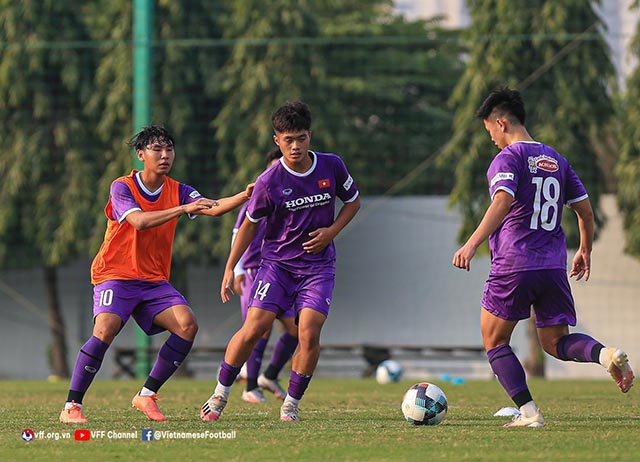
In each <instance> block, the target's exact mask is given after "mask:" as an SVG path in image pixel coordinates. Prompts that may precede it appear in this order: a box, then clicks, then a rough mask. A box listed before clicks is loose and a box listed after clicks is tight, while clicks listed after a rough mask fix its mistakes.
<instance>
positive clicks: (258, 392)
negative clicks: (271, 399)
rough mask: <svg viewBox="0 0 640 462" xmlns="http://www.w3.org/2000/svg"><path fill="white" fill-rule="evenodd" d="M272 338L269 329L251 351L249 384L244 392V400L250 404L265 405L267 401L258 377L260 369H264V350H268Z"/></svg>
mask: <svg viewBox="0 0 640 462" xmlns="http://www.w3.org/2000/svg"><path fill="white" fill-rule="evenodd" d="M270 336H271V329H269V330H268V331H267V332H266V333H265V334H264V335H263V336H262V337H261V338H260V339H259V340H258V341H257V342H256V346H254V347H253V350H251V354H250V355H249V359H247V362H246V363H245V364H246V371H247V384H246V385H245V389H244V391H243V392H242V400H243V401H246V402H248V403H264V402H266V401H267V399H266V398H265V397H264V394H263V393H262V389H261V388H260V386H259V385H258V378H259V377H258V376H259V375H260V369H261V367H262V358H263V357H264V350H265V349H266V348H267V343H268V342H269V337H270Z"/></svg>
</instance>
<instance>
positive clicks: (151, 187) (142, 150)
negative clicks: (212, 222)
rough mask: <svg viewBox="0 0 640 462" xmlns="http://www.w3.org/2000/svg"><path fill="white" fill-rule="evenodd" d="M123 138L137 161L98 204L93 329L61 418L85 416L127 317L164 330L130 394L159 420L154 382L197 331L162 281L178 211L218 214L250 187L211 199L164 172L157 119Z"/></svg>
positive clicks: (170, 147)
mask: <svg viewBox="0 0 640 462" xmlns="http://www.w3.org/2000/svg"><path fill="white" fill-rule="evenodd" d="M130 144H131V145H132V146H133V147H134V149H135V151H136V154H137V156H138V159H140V161H141V162H142V164H143V168H142V170H141V171H136V170H133V171H132V172H131V173H130V174H129V175H127V176H122V177H120V178H117V179H116V180H115V181H113V182H112V183H111V189H110V194H109V201H108V203H107V206H106V207H105V214H106V216H107V229H106V233H105V237H104V241H103V243H102V245H101V247H100V250H99V251H98V254H97V255H96V257H95V259H94V260H93V263H92V265H91V283H92V284H93V285H94V289H93V316H94V327H93V335H92V336H91V338H90V339H89V340H88V341H87V342H86V343H85V344H84V345H83V346H82V347H81V348H80V352H79V353H78V358H77V360H76V364H75V366H74V369H73V374H72V376H71V383H70V386H69V394H68V397H67V402H66V404H65V406H64V409H63V410H62V412H61V413H60V421H61V422H64V423H84V422H87V419H86V417H85V416H84V415H83V412H82V402H83V398H84V395H85V393H86V391H87V390H88V388H89V386H90V385H91V382H92V381H93V379H94V377H95V376H96V373H97V372H98V370H99V369H100V365H101V364H102V359H103V358H104V355H105V353H106V351H107V349H108V348H109V345H111V342H113V340H114V338H115V337H116V335H118V333H119V332H120V330H121V329H122V327H123V326H124V324H125V323H126V322H127V321H128V320H129V318H130V317H133V319H134V320H135V321H136V323H137V324H138V325H139V326H140V328H141V329H142V330H143V331H144V332H145V333H146V334H147V335H155V334H157V333H160V332H164V331H169V332H170V334H171V335H169V337H168V338H167V340H166V342H165V343H164V344H163V345H162V347H160V351H159V352H158V356H157V358H156V361H155V363H154V365H153V367H152V369H151V372H150V373H149V377H148V378H147V380H146V382H145V383H144V386H143V387H142V389H141V390H140V392H139V393H137V394H136V395H135V396H134V397H133V400H132V405H133V406H134V407H136V408H137V409H138V410H140V411H141V412H143V413H144V414H145V415H146V416H147V417H148V418H149V420H153V421H164V420H166V417H165V416H164V415H163V414H162V412H160V410H159V409H158V405H157V403H156V401H157V400H158V390H159V389H160V387H161V386H162V385H163V384H164V383H165V382H166V381H167V380H168V379H169V377H171V375H173V373H174V372H175V371H176V369H177V368H178V367H180V365H181V364H182V362H183V361H184V359H185V358H186V356H187V354H188V353H189V351H190V350H191V346H192V345H193V341H194V339H195V336H196V332H197V331H198V323H197V321H196V318H195V316H194V314H193V312H192V311H191V308H190V307H189V304H188V302H187V300H186V299H185V298H184V296H183V295H182V294H180V293H179V292H178V291H177V290H176V289H175V288H174V287H173V286H172V285H171V284H170V283H169V273H170V269H171V254H172V249H173V241H174V236H175V230H176V225H177V223H178V218H180V216H182V215H185V214H186V215H187V216H188V217H189V218H195V217H196V216H197V215H210V216H220V215H222V214H224V213H226V212H229V211H231V210H233V209H234V208H236V207H239V206H240V205H242V204H243V203H244V202H246V201H247V200H248V199H249V197H250V196H251V192H252V191H253V184H250V185H248V186H247V188H246V189H245V190H244V191H242V192H239V193H238V194H236V195H234V196H231V197H226V198H222V199H219V200H213V199H207V198H205V197H202V196H201V195H200V193H199V192H198V191H197V190H195V189H194V188H193V187H191V186H189V185H186V184H183V183H180V182H178V181H176V180H173V179H172V178H170V177H169V176H168V175H169V172H170V171H171V167H172V165H173V161H174V159H175V150H174V145H175V143H174V139H173V137H172V135H171V134H170V133H169V132H168V131H167V130H166V129H165V128H163V127H159V126H150V127H146V128H144V129H143V130H141V131H140V132H139V133H138V134H136V135H135V136H134V137H133V138H132V140H131V142H130Z"/></svg>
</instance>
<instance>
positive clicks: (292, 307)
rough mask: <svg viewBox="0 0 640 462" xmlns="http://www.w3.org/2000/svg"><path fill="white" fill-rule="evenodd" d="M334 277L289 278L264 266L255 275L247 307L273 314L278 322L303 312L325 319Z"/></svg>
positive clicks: (270, 267)
mask: <svg viewBox="0 0 640 462" xmlns="http://www.w3.org/2000/svg"><path fill="white" fill-rule="evenodd" d="M335 280H336V275H335V273H320V274H293V273H291V272H289V271H287V270H285V269H283V268H280V267H278V266H276V265H273V264H269V263H264V264H263V265H262V266H261V267H260V269H259V270H258V274H256V277H255V281H254V282H253V287H252V289H251V292H250V293H251V300H250V303H249V306H251V307H256V308H260V309H263V310H267V311H271V312H273V313H276V316H277V317H278V318H292V317H294V316H295V317H297V315H298V313H299V312H300V310H302V309H303V308H311V309H312V310H315V311H318V312H320V313H322V314H324V315H325V316H328V315H329V307H330V306H331V297H332V296H333V287H334V286H335Z"/></svg>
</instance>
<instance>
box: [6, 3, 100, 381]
mask: <svg viewBox="0 0 640 462" xmlns="http://www.w3.org/2000/svg"><path fill="white" fill-rule="evenodd" d="M3 3H5V4H4V5H3V7H2V8H0V22H1V23H2V24H3V27H2V29H1V30H0V42H1V43H2V44H3V45H2V46H1V48H0V53H1V57H0V92H1V96H0V140H1V141H0V143H1V149H2V156H0V177H1V178H2V179H3V181H2V182H1V183H0V202H2V204H3V206H2V207H1V208H0V237H1V239H0V265H1V266H2V267H3V268H18V267H32V266H39V267H41V268H42V269H43V276H44V278H43V280H44V284H45V289H46V290H45V292H46V294H47V304H48V313H49V327H50V329H51V334H52V344H51V361H52V372H53V374H55V375H58V376H61V377H67V376H68V375H69V368H68V365H67V345H66V337H65V335H66V332H65V325H64V319H63V317H62V310H61V307H60V300H59V296H58V288H57V271H58V268H59V267H60V266H61V265H63V264H65V263H68V262H70V261H72V260H73V259H75V258H77V257H79V256H80V255H82V254H83V253H84V252H85V251H86V242H87V236H88V235H89V233H90V231H91V222H90V221H89V220H87V219H86V217H87V216H89V214H90V210H91V206H92V204H93V201H94V190H95V171H94V170H93V168H92V167H93V163H92V159H93V157H94V154H95V152H94V151H93V144H92V138H91V136H90V130H89V128H90V126H91V123H90V120H91V117H90V116H89V115H87V114H86V113H85V112H84V103H85V102H86V100H87V98H88V97H89V95H90V93H91V91H90V90H91V87H90V84H89V82H90V81H91V73H92V71H93V63H92V58H91V53H90V50H89V49H88V48H83V47H75V46H74V45H73V44H74V43H82V42H85V41H86V40H87V38H88V34H87V32H86V30H85V28H84V26H83V24H82V22H81V20H80V18H79V16H78V13H77V12H76V11H75V9H73V8H71V7H70V6H69V5H68V4H67V3H66V2H36V1H24V2H18V3H16V2H3Z"/></svg>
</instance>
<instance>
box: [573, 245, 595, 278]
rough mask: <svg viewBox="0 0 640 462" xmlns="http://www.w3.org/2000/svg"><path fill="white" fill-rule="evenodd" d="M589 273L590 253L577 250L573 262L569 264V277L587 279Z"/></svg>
mask: <svg viewBox="0 0 640 462" xmlns="http://www.w3.org/2000/svg"><path fill="white" fill-rule="evenodd" d="M590 275H591V253H590V252H586V251H581V250H578V251H577V252H576V255H575V257H573V263H572V264H571V271H569V277H570V278H572V277H574V276H575V277H576V281H579V280H580V279H582V278H584V280H585V281H588V280H589V276H590Z"/></svg>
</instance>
